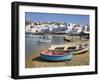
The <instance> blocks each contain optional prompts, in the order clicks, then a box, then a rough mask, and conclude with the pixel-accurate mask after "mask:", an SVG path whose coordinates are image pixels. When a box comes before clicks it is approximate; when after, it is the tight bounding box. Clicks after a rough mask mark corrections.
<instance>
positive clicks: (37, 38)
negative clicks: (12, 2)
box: [25, 35, 64, 56]
mask: <svg viewBox="0 0 100 81" xmlns="http://www.w3.org/2000/svg"><path fill="white" fill-rule="evenodd" d="M63 43H64V40H63V37H59V36H53V35H52V36H47V35H31V36H26V37H25V53H26V55H27V56H28V55H30V54H32V52H33V51H38V50H41V49H43V48H48V47H50V46H51V45H52V44H53V45H54V44H57V45H58V44H63Z"/></svg>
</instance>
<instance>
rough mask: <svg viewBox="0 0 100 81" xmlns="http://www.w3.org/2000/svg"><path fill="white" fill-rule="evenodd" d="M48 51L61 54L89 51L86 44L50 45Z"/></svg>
mask: <svg viewBox="0 0 100 81" xmlns="http://www.w3.org/2000/svg"><path fill="white" fill-rule="evenodd" d="M49 50H57V51H62V52H71V53H72V54H80V53H83V52H86V51H88V50H89V45H88V44H75V43H69V44H64V45H52V46H51V47H50V48H49Z"/></svg>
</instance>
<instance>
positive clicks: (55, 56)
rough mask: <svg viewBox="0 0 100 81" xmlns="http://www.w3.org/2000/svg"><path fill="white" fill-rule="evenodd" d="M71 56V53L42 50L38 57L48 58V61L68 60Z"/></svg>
mask: <svg viewBox="0 0 100 81" xmlns="http://www.w3.org/2000/svg"><path fill="white" fill-rule="evenodd" d="M72 57H73V54H72V53H66V52H62V53H61V52H60V53H59V52H56V53H55V54H54V52H53V53H51V52H42V53H41V54H40V58H41V59H43V60H48V61H70V60H71V59H72Z"/></svg>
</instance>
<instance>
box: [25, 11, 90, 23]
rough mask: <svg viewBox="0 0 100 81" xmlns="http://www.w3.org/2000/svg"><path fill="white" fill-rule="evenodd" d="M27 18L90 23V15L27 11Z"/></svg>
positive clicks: (38, 20) (41, 20) (37, 20)
mask: <svg viewBox="0 0 100 81" xmlns="http://www.w3.org/2000/svg"><path fill="white" fill-rule="evenodd" d="M25 19H26V20H29V21H32V22H47V21H50V22H51V21H53V22H65V23H76V24H89V19H90V18H89V15H78V14H77V15H73V14H56V13H36V12H25Z"/></svg>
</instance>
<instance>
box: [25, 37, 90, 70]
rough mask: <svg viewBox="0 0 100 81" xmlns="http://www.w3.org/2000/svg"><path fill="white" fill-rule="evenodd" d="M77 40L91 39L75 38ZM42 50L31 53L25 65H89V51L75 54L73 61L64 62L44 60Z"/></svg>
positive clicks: (28, 66)
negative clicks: (41, 54) (41, 56)
mask: <svg viewBox="0 0 100 81" xmlns="http://www.w3.org/2000/svg"><path fill="white" fill-rule="evenodd" d="M74 40H75V41H77V42H81V43H88V44H89V40H79V39H74ZM77 42H75V43H77ZM39 54H40V51H38V52H37V53H34V54H32V55H30V56H29V57H26V58H25V67H26V68H36V67H38V68H39V67H61V66H82V65H89V51H87V52H85V53H82V54H77V55H74V56H73V58H72V60H71V61H62V62H50V61H45V60H42V59H41V58H40V57H39Z"/></svg>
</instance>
